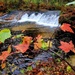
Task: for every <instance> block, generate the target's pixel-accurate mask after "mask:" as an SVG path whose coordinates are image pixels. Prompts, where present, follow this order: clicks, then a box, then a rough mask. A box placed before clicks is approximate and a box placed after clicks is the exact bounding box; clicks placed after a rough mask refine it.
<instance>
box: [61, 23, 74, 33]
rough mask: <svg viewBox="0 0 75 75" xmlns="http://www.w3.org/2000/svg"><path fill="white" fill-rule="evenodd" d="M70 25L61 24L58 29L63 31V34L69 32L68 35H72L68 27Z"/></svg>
mask: <svg viewBox="0 0 75 75" xmlns="http://www.w3.org/2000/svg"><path fill="white" fill-rule="evenodd" d="M70 26H71V25H70V24H67V23H63V24H62V25H61V26H60V28H61V30H63V31H64V32H66V31H67V32H70V33H74V31H73V30H72V29H71V27H70Z"/></svg>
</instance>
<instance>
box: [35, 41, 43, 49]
mask: <svg viewBox="0 0 75 75" xmlns="http://www.w3.org/2000/svg"><path fill="white" fill-rule="evenodd" d="M41 47H42V43H41V42H39V43H34V49H35V50H38V49H40V48H41Z"/></svg>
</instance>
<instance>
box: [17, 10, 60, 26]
mask: <svg viewBox="0 0 75 75" xmlns="http://www.w3.org/2000/svg"><path fill="white" fill-rule="evenodd" d="M58 14H59V12H58V13H56V12H55V13H54V11H53V12H50V13H49V12H48V13H38V14H37V15H36V14H35V13H32V14H31V15H30V16H29V15H28V13H25V14H24V15H23V16H22V17H21V19H20V20H18V22H20V23H21V22H35V23H36V24H38V25H44V26H50V27H57V26H58V25H59V22H58V18H59V15H58Z"/></svg>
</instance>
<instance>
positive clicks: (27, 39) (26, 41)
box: [23, 36, 32, 44]
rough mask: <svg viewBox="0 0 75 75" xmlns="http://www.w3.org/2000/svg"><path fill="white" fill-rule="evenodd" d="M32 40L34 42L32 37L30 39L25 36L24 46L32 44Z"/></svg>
mask: <svg viewBox="0 0 75 75" xmlns="http://www.w3.org/2000/svg"><path fill="white" fill-rule="evenodd" d="M31 40H32V37H29V36H25V37H24V38H23V44H25V43H26V44H30V43H31Z"/></svg>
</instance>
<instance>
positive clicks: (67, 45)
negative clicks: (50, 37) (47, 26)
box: [59, 41, 74, 53]
mask: <svg viewBox="0 0 75 75" xmlns="http://www.w3.org/2000/svg"><path fill="white" fill-rule="evenodd" d="M60 44H61V46H59V48H60V49H62V50H63V51H64V52H65V53H68V52H69V51H70V50H71V51H72V50H73V49H74V45H73V43H72V41H70V42H69V43H67V42H63V41H60Z"/></svg>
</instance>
